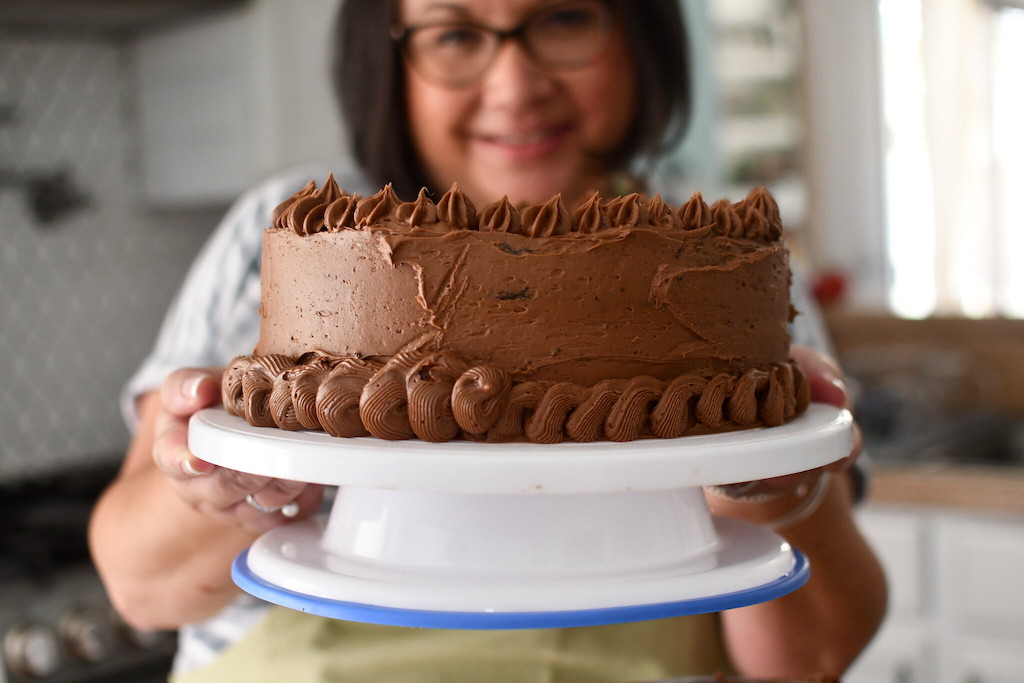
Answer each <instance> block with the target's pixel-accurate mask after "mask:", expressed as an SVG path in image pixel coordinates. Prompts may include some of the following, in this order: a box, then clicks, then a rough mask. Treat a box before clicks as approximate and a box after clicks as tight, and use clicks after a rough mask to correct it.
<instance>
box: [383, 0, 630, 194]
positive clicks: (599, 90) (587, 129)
mask: <svg viewBox="0 0 1024 683" xmlns="http://www.w3.org/2000/svg"><path fill="white" fill-rule="evenodd" d="M551 4H554V2H553V1H552V0H400V19H401V21H402V23H403V25H404V26H416V25H421V24H424V23H434V22H440V21H465V22H472V23H477V24H481V25H484V26H488V27H492V28H497V29H509V28H513V27H516V26H518V25H519V24H520V23H521V22H522V21H523V20H524V18H525V17H526V16H527V15H530V14H531V13H532V12H534V11H535V10H536V9H537V8H539V7H543V6H546V5H551ZM405 76H406V98H407V104H408V120H409V126H410V132H411V135H412V141H413V145H414V146H415V148H416V150H417V151H418V153H419V155H420V160H421V162H422V164H423V167H424V169H425V171H426V173H427V175H428V177H429V178H430V179H431V181H432V182H433V183H434V185H435V186H436V187H437V188H438V189H441V190H444V189H447V188H448V187H449V186H451V184H452V182H458V184H459V187H460V188H462V190H463V191H464V192H465V193H466V194H467V195H468V196H469V198H470V199H471V200H472V201H473V202H474V203H476V204H477V205H478V206H480V205H483V204H487V203H490V202H493V201H497V200H498V199H501V197H502V196H503V195H508V198H509V200H510V201H511V202H513V203H514V204H518V203H520V202H527V203H539V202H542V201H546V200H547V199H549V198H550V197H551V196H552V195H554V194H556V193H562V197H563V199H564V201H565V202H566V205H567V206H569V207H570V208H571V207H572V206H573V205H574V204H575V203H576V202H578V201H579V200H581V199H583V198H585V196H586V195H587V194H588V193H589V192H591V191H593V190H601V191H606V190H607V189H608V182H609V177H608V168H607V163H606V161H605V159H606V158H607V156H608V155H609V154H610V153H612V152H615V151H616V150H618V148H619V147H620V145H621V143H622V141H623V140H624V138H625V136H626V133H627V131H628V129H629V127H630V124H631V123H632V121H633V116H634V112H635V106H636V105H635V102H636V81H635V76H634V72H633V64H632V57H631V55H630V52H629V49H628V47H627V44H626V40H625V37H624V35H623V32H622V30H621V27H620V25H619V23H618V20H615V25H614V28H613V30H612V37H611V39H610V43H609V45H608V48H607V49H606V50H605V51H604V52H603V53H601V55H600V57H598V58H597V59H596V60H595V61H593V62H591V63H589V64H588V65H586V66H582V67H579V68H574V69H571V70H550V69H546V68H544V67H543V66H541V65H539V64H536V63H535V62H534V61H533V60H532V59H531V57H530V56H529V55H528V54H527V53H526V52H525V51H524V50H523V47H522V45H521V44H520V43H519V42H517V41H515V40H508V41H505V42H504V43H503V44H502V46H501V48H500V50H499V51H498V53H497V56H496V57H495V58H494V61H493V62H492V63H491V64H490V67H489V68H488V69H487V71H486V72H485V73H484V74H483V76H482V77H481V78H480V80H479V82H476V83H474V84H472V85H469V86H467V87H460V88H452V87H445V86H443V85H438V84H437V83H436V82H431V81H429V80H427V79H425V78H424V77H423V76H422V75H421V74H420V73H418V72H417V70H416V69H413V68H411V67H409V66H408V65H407V66H406V67H405Z"/></svg>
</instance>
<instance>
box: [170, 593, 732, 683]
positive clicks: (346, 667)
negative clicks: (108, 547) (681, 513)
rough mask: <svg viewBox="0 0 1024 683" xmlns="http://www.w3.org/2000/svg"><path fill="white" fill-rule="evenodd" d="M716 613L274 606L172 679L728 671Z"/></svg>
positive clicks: (355, 679) (520, 679)
mask: <svg viewBox="0 0 1024 683" xmlns="http://www.w3.org/2000/svg"><path fill="white" fill-rule="evenodd" d="M729 668H730V667H729V665H728V659H727V657H726V655H725V652H724V648H723V646H722V640H721V636H720V632H719V623H718V617H717V616H716V615H714V614H705V615H698V616H694V617H678V618H673V619H661V620H657V621H646V622H636V623H628V624H613V625H609V626H590V627H585V628H554V629H526V630H511V631H457V630H434V629H416V628H403V627H397V626H380V625H376V624H360V623H354V622H347V621H336V620H333V619H326V618H323V617H316V616H312V615H309V614H303V613H301V612H296V611H293V610H289V609H285V608H281V607H278V608H274V609H273V610H271V612H270V613H269V614H268V616H267V617H266V618H265V619H264V620H263V621H261V622H260V623H259V624H258V625H257V626H256V628H254V629H253V630H252V632H250V633H249V634H248V635H247V636H246V637H245V638H244V639H243V640H242V641H240V642H239V643H237V644H235V645H234V646H232V647H231V648H229V649H228V650H227V651H226V652H225V653H224V654H223V655H222V656H221V657H220V659H218V660H217V661H216V662H214V663H213V664H211V665H210V666H207V667H205V668H203V669H201V670H200V671H196V672H193V673H190V674H185V675H182V676H175V677H172V679H171V680H172V681H173V683H236V682H237V683H263V682H264V681H265V682H267V683H282V682H283V683H313V682H318V683H319V682H334V681H338V682H341V681H344V682H345V683H364V682H365V683H370V682H372V683H413V682H415V683H441V682H442V681H443V682H444V683H457V682H458V681H473V682H474V683H505V682H506V681H508V682H509V683H512V682H514V683H584V682H586V683H604V682H606V681H607V682H608V683H624V682H626V681H642V680H654V679H658V678H665V677H668V676H682V675H692V674H708V673H714V672H717V671H726V670H728V669H729Z"/></svg>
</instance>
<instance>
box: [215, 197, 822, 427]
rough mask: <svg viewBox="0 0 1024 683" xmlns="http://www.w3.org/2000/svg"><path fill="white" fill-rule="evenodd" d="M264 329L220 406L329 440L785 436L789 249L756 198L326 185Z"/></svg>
mask: <svg viewBox="0 0 1024 683" xmlns="http://www.w3.org/2000/svg"><path fill="white" fill-rule="evenodd" d="M273 221H274V225H273V226H272V227H271V228H269V229H268V230H267V231H266V233H265V236H264V252H263V264H262V266H263V271H262V276H263V297H262V304H261V307H262V308H261V314H262V324H261V331H260V341H259V344H258V346H257V348H256V350H255V352H254V354H253V355H252V356H245V357H241V358H239V359H236V361H235V362H234V363H233V364H232V366H231V368H229V371H228V373H227V375H226V378H225V382H224V398H225V405H226V406H227V408H228V410H229V411H230V412H233V413H235V414H239V415H243V416H245V417H246V419H247V420H248V421H249V422H250V423H252V424H259V425H264V426H277V427H281V428H284V429H323V430H324V431H327V432H328V433H330V434H333V435H336V436H357V435H366V434H371V435H373V436H377V437H380V438H386V439H398V438H410V437H418V438H421V439H425V440H429V441H443V440H448V439H451V438H460V437H463V438H479V439H487V440H494V441H508V440H521V439H528V440H531V441H537V442H544V443H552V442H556V441H561V440H563V439H571V440H576V441H591V440H596V439H612V440H617V441H621V440H631V439H635V438H641V437H644V436H658V437H663V438H671V437H675V436H681V435H684V434H691V433H702V432H708V431H721V430H726V429H736V428H742V427H748V426H754V425H758V424H766V425H774V424H781V423H783V422H785V421H786V420H788V419H791V418H792V417H794V416H795V415H797V414H799V413H800V412H801V411H802V410H803V409H804V408H805V407H806V404H807V387H806V382H805V381H804V379H803V376H802V375H801V374H800V371H799V369H798V368H796V366H795V365H794V364H793V363H792V361H790V360H789V358H788V345H789V334H788V329H787V327H786V325H787V323H788V322H789V320H790V319H791V317H792V315H793V312H792V309H791V308H790V305H789V296H788V288H789V279H790V274H789V268H788V253H787V251H786V249H785V245H784V244H783V243H782V242H781V239H780V238H781V234H782V229H781V221H780V220H779V215H778V209H777V206H776V205H775V202H774V200H773V199H772V198H771V196H770V195H769V194H768V193H767V192H766V191H764V190H763V189H758V190H755V191H753V192H751V193H750V195H748V197H747V198H746V199H744V200H743V201H742V202H739V203H736V204H732V203H729V202H728V201H725V200H722V201H720V202H717V203H716V204H713V205H711V206H709V205H707V204H706V203H705V202H704V201H703V199H702V198H701V197H700V195H699V194H698V195H694V197H693V198H691V199H690V200H689V201H688V202H687V203H685V204H683V205H682V206H680V207H678V208H673V207H671V206H669V205H667V204H666V203H665V202H664V201H662V199H661V198H660V197H658V196H655V197H653V198H651V199H645V198H642V197H640V196H639V195H628V196H626V197H618V198H615V199H612V200H610V201H604V200H602V199H601V198H600V197H599V196H598V195H596V194H595V195H594V196H592V197H591V198H590V199H589V200H587V201H586V202H584V203H583V204H581V205H580V206H579V207H577V208H576V209H574V210H573V211H571V212H570V211H569V210H567V209H566V207H565V206H564V204H563V203H562V201H561V198H560V197H558V196H555V197H553V198H552V199H551V200H549V201H548V202H545V203H544V204H540V205H535V206H530V207H524V208H521V209H520V208H517V207H514V206H512V205H511V204H510V203H509V202H508V201H507V200H506V199H503V200H502V201H499V202H496V203H495V204H493V205H490V206H487V207H484V208H483V209H482V210H479V211H478V210H477V209H476V207H474V206H473V205H472V203H471V202H469V200H468V198H466V197H465V196H464V195H463V194H462V193H461V192H460V191H459V190H458V188H457V187H454V186H453V188H452V190H450V191H449V192H447V193H446V194H445V195H444V196H443V197H441V198H440V200H439V201H438V202H436V203H434V202H433V201H432V200H430V199H429V198H428V197H427V196H426V195H425V193H423V192H421V193H420V196H419V197H418V198H417V199H416V200H415V201H413V202H401V201H399V200H398V198H397V197H396V196H395V195H394V193H393V192H392V191H391V189H390V187H386V188H384V190H382V191H381V192H379V193H377V194H375V195H373V196H371V197H357V196H351V195H347V194H346V193H344V192H343V191H341V190H340V188H338V187H337V185H336V184H335V183H334V181H333V178H329V179H328V181H327V182H326V183H324V185H323V187H321V188H317V187H316V185H315V184H313V183H310V184H309V185H307V187H306V188H305V189H304V190H303V191H301V192H299V193H297V194H296V195H295V196H294V197H292V198H291V199H289V200H288V201H286V202H285V203H283V204H282V205H281V206H280V207H278V209H277V210H276V211H275V214H274V216H273Z"/></svg>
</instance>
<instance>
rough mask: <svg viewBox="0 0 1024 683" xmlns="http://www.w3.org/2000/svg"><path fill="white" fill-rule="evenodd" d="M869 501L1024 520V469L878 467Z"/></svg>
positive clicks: (920, 465)
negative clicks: (931, 507) (1016, 517)
mask: <svg viewBox="0 0 1024 683" xmlns="http://www.w3.org/2000/svg"><path fill="white" fill-rule="evenodd" d="M868 501H869V502H871V503H885V504H906V505H925V506H933V507H942V508H947V509H952V510H961V511H973V512H997V513H1003V514H1014V515H1020V516H1022V517H1024V467H1015V466H1008V465H1007V466H1002V465H962V464H947V463H936V464H892V463H876V465H875V472H874V476H873V478H872V480H871V491H870V494H869V496H868Z"/></svg>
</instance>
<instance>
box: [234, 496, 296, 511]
mask: <svg viewBox="0 0 1024 683" xmlns="http://www.w3.org/2000/svg"><path fill="white" fill-rule="evenodd" d="M245 502H246V504H248V505H249V507H251V508H252V509H253V510H257V511H258V512H262V513H264V514H267V515H272V514H274V513H275V512H280V513H281V514H282V515H284V516H285V517H294V516H296V515H297V514H299V504H298V503H296V502H295V501H294V500H293V501H292V502H290V503H285V504H284V505H281V506H280V507H276V508H268V507H267V506H266V505H262V504H261V503H260V502H259V501H258V500H256V495H255V494H253V493H250V494H249V495H247V496H246V497H245Z"/></svg>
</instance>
